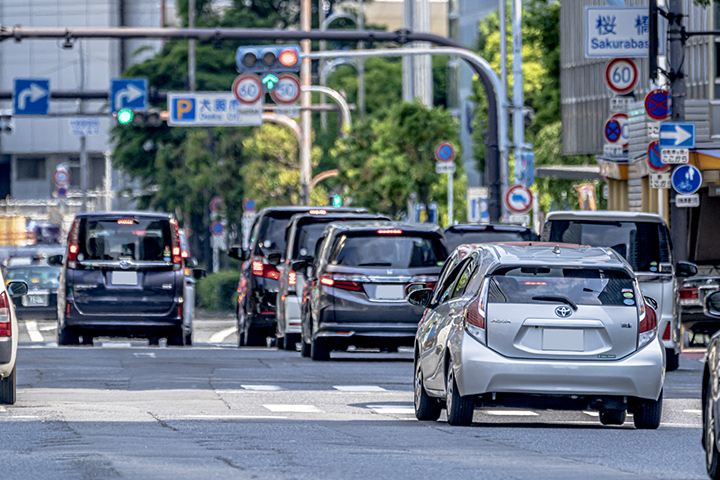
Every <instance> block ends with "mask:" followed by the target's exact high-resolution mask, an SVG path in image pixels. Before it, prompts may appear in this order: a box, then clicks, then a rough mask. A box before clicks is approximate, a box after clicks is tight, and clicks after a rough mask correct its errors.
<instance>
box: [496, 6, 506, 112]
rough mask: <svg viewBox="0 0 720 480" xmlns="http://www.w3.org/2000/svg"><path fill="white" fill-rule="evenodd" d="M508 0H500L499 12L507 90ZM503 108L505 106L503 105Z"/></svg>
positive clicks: (502, 75)
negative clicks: (506, 3)
mask: <svg viewBox="0 0 720 480" xmlns="http://www.w3.org/2000/svg"><path fill="white" fill-rule="evenodd" d="M506 1H507V0H500V1H499V8H498V14H499V17H500V81H501V82H502V84H503V85H504V86H505V90H507V85H508V83H507V13H506V12H505V10H506V8H505V7H506V5H505V2H506ZM503 108H505V107H504V106H503Z"/></svg>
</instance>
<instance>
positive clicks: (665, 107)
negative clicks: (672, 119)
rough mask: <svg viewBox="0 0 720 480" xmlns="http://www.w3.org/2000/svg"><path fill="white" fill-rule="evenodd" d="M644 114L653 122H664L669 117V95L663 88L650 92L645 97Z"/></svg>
mask: <svg viewBox="0 0 720 480" xmlns="http://www.w3.org/2000/svg"><path fill="white" fill-rule="evenodd" d="M645 112H646V113H647V115H648V117H650V118H652V119H653V120H665V119H666V118H668V117H669V116H670V93H668V91H667V90H665V89H663V88H658V89H655V90H651V91H650V92H649V93H648V94H647V95H645Z"/></svg>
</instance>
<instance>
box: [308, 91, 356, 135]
mask: <svg viewBox="0 0 720 480" xmlns="http://www.w3.org/2000/svg"><path fill="white" fill-rule="evenodd" d="M302 91H303V92H318V93H322V94H324V95H327V96H329V97H330V98H332V99H333V100H335V101H336V102H337V104H338V106H339V107H340V113H341V114H342V118H343V135H342V136H343V137H345V136H347V134H348V132H349V131H350V129H351V128H352V119H351V117H350V105H348V103H347V100H346V99H345V97H343V96H342V95H340V93H339V92H338V91H337V90H333V89H332V88H329V87H322V86H317V85H310V86H308V87H302Z"/></svg>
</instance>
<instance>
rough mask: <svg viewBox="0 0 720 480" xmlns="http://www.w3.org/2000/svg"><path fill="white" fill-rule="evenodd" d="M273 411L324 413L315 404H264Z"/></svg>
mask: <svg viewBox="0 0 720 480" xmlns="http://www.w3.org/2000/svg"><path fill="white" fill-rule="evenodd" d="M263 407H265V408H267V409H268V410H270V411H271V412H277V413H322V410H320V409H319V408H317V407H316V406H315V405H263Z"/></svg>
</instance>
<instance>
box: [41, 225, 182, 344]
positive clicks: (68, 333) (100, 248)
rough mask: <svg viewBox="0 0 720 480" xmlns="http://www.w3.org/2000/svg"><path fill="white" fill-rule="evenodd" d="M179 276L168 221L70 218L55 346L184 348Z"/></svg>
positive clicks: (176, 245)
mask: <svg viewBox="0 0 720 480" xmlns="http://www.w3.org/2000/svg"><path fill="white" fill-rule="evenodd" d="M58 257H59V256H58ZM51 260H52V261H53V262H54V263H57V262H58V261H59V260H60V259H59V258H57V257H55V258H53V259H51ZM183 270H184V269H183V258H182V253H181V249H180V239H179V234H178V222H177V220H176V219H175V218H174V217H173V216H172V215H168V214H163V213H144V212H124V213H118V212H111V213H82V214H79V215H77V216H76V217H75V220H74V221H73V224H72V228H71V229H70V233H69V235H68V247H67V252H66V255H65V258H64V261H63V269H62V273H61V275H60V287H59V289H58V344H59V345H74V344H78V343H80V342H81V341H82V343H83V344H92V340H93V337H97V336H121V337H141V338H148V339H149V341H150V343H151V344H157V342H158V340H159V338H161V337H165V338H166V339H167V344H168V345H183V344H184V337H185V333H187V332H184V330H183V313H184V312H183V303H184V285H185V274H184V271H183Z"/></svg>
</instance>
